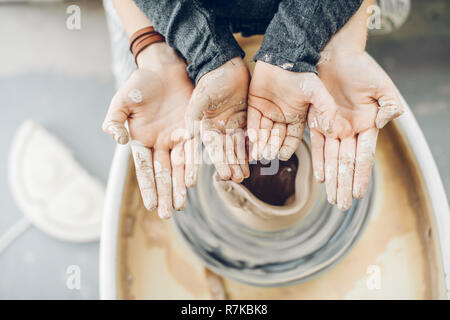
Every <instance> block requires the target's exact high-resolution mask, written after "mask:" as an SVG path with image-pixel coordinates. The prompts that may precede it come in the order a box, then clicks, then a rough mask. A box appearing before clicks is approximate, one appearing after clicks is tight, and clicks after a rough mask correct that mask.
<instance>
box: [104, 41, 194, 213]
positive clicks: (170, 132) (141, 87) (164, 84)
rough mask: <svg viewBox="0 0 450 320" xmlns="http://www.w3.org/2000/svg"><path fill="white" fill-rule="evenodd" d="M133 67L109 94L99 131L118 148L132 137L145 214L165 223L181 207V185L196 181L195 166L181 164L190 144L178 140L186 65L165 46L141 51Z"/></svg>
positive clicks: (188, 88) (188, 89) (187, 87)
mask: <svg viewBox="0 0 450 320" xmlns="http://www.w3.org/2000/svg"><path fill="white" fill-rule="evenodd" d="M138 65H139V69H138V70H136V71H135V72H134V73H133V74H132V75H131V77H130V78H129V79H128V81H127V82H126V83H125V84H124V85H123V86H122V87H121V88H120V89H119V90H118V91H117V93H116V94H115V95H114V97H113V99H112V101H111V104H110V107H109V110H108V113H107V115H106V118H105V121H104V123H103V130H104V131H105V132H106V133H109V134H111V135H112V136H113V137H114V139H115V140H116V141H117V142H118V143H120V144H126V143H127V142H128V141H129V139H130V138H131V149H132V153H133V158H134V163H135V167H136V175H137V180H138V184H139V188H140V190H141V195H142V199H143V201H144V205H145V207H146V208H147V209H148V210H152V209H155V208H156V207H157V208H158V214H159V216H160V217H161V218H163V219H168V218H170V217H171V214H172V208H175V209H176V210H182V209H183V208H184V206H185V203H186V188H185V181H187V185H191V184H193V183H194V181H195V178H194V177H195V164H194V163H193V162H192V161H185V158H187V157H185V150H184V149H185V148H186V151H187V152H188V151H192V150H189V146H191V147H192V145H193V144H189V143H186V144H185V143H184V141H183V140H184V137H185V131H184V114H185V109H186V106H187V105H188V102H189V99H190V98H191V94H192V91H193V84H192V82H191V81H190V79H189V78H188V76H187V74H186V64H185V62H184V61H183V60H182V59H181V58H180V57H179V56H178V55H177V54H176V52H175V51H174V50H173V49H172V48H170V47H169V46H168V45H167V44H165V43H156V44H153V45H151V46H149V47H148V48H147V49H145V50H144V51H142V52H141V53H140V55H139V56H138ZM126 121H128V129H129V133H128V131H127V129H126V127H125V122H126ZM194 145H195V144H194ZM185 164H186V165H185ZM185 176H186V179H185Z"/></svg>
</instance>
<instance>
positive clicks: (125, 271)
mask: <svg viewBox="0 0 450 320" xmlns="http://www.w3.org/2000/svg"><path fill="white" fill-rule="evenodd" d="M133 170H134V168H133V166H132V165H130V169H129V173H128V178H127V179H128V181H127V186H126V190H127V191H126V194H125V196H124V201H123V209H122V214H121V224H120V228H121V230H120V234H121V237H120V239H119V244H120V245H119V262H118V271H119V272H118V277H119V279H118V283H119V298H122V299H191V298H198V299H205V298H212V297H213V296H214V292H215V291H216V290H214V288H212V287H211V285H210V283H211V281H208V276H207V274H208V273H207V272H206V270H205V269H204V267H203V266H202V264H201V262H200V261H199V260H198V259H197V258H196V257H195V256H193V255H192V254H191V252H190V251H189V249H188V248H186V247H185V245H184V243H183V240H182V239H180V237H179V235H178V234H177V233H176V231H175V230H174V226H173V224H172V222H171V221H161V220H160V219H159V218H158V217H157V214H156V213H155V212H147V211H146V210H145V208H144V207H143V205H142V202H141V199H140V195H139V190H138V187H137V183H136V180H135V176H134V173H133ZM375 189H376V190H375V199H374V200H375V201H374V203H375V205H374V207H373V208H372V210H373V212H372V215H371V218H370V221H369V224H368V226H367V229H366V230H365V232H364V234H363V235H362V237H361V239H360V240H359V242H358V243H357V244H356V245H355V247H354V248H353V249H352V250H351V252H350V253H349V254H348V255H347V256H346V257H345V258H344V259H343V260H342V261H341V262H340V263H338V264H337V265H336V266H335V267H333V268H332V269H330V270H329V271H326V272H324V273H323V274H321V275H319V276H317V277H316V278H314V279H311V280H309V281H306V282H303V283H300V284H297V285H293V286H288V287H282V288H259V287H252V286H248V285H244V284H241V283H237V282H234V281H232V280H229V279H220V278H219V280H220V281H219V282H222V284H223V287H224V291H225V293H226V296H227V297H228V298H230V299H345V298H346V299H362V298H368V299H372V298H375V299H376V298H386V299H432V298H441V297H444V291H443V287H442V284H443V279H442V278H441V276H440V274H442V273H441V272H440V271H441V269H440V268H441V267H440V262H439V257H438V256H436V254H435V252H436V247H435V245H434V239H433V238H434V233H433V227H432V224H431V223H430V221H429V219H428V213H429V211H428V210H429V209H428V204H427V199H426V196H425V190H424V189H423V187H422V182H421V177H420V174H419V172H417V170H416V168H415V165H414V160H413V159H411V158H410V155H409V152H408V149H407V148H406V146H405V145H404V142H403V140H402V137H401V135H400V134H399V132H398V131H397V129H396V127H395V125H388V126H387V128H386V129H384V130H383V131H382V132H381V134H380V137H379V142H378V146H377V154H376V174H375ZM181 214H182V213H181Z"/></svg>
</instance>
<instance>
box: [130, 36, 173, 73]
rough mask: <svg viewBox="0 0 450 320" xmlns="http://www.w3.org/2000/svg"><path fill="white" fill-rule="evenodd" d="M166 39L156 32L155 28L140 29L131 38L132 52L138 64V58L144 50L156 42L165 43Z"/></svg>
mask: <svg viewBox="0 0 450 320" xmlns="http://www.w3.org/2000/svg"><path fill="white" fill-rule="evenodd" d="M164 41H165V39H164V37H163V36H162V35H161V34H160V33H158V32H156V31H155V29H154V28H153V27H146V28H142V29H139V30H138V31H136V32H135V33H133V35H132V36H131V37H130V51H131V53H132V54H133V56H134V61H135V62H136V64H137V57H138V55H139V53H141V51H142V50H144V49H145V48H147V47H148V46H149V45H151V44H153V43H156V42H164Z"/></svg>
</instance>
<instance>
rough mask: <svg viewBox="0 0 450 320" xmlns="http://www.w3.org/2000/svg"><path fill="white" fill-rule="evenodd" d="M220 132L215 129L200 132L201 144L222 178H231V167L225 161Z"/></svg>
mask: <svg viewBox="0 0 450 320" xmlns="http://www.w3.org/2000/svg"><path fill="white" fill-rule="evenodd" d="M223 139H224V137H223V135H222V133H220V132H218V131H216V130H206V131H204V132H203V134H202V140H203V144H204V145H205V148H206V151H207V152H208V155H209V157H210V159H211V161H212V162H213V164H214V166H215V168H216V170H217V173H218V174H219V176H220V177H221V178H222V179H223V180H228V179H230V178H231V169H230V167H229V166H228V164H227V163H226V158H225V154H224V143H223Z"/></svg>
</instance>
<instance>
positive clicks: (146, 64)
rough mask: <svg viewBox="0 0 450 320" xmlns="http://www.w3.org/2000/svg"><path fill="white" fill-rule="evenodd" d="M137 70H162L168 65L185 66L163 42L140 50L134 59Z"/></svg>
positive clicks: (175, 53)
mask: <svg viewBox="0 0 450 320" xmlns="http://www.w3.org/2000/svg"><path fill="white" fill-rule="evenodd" d="M136 61H137V65H138V67H139V68H151V69H155V68H164V67H166V66H170V65H179V64H181V65H183V67H185V66H186V63H185V62H184V60H183V59H182V58H181V57H180V56H179V55H178V54H177V52H176V51H175V50H174V49H173V48H171V47H170V46H169V45H168V44H167V43H165V42H157V43H154V44H152V45H150V46H148V47H147V48H145V49H144V50H142V51H141V52H140V53H139V55H138V56H137V58H136Z"/></svg>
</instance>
